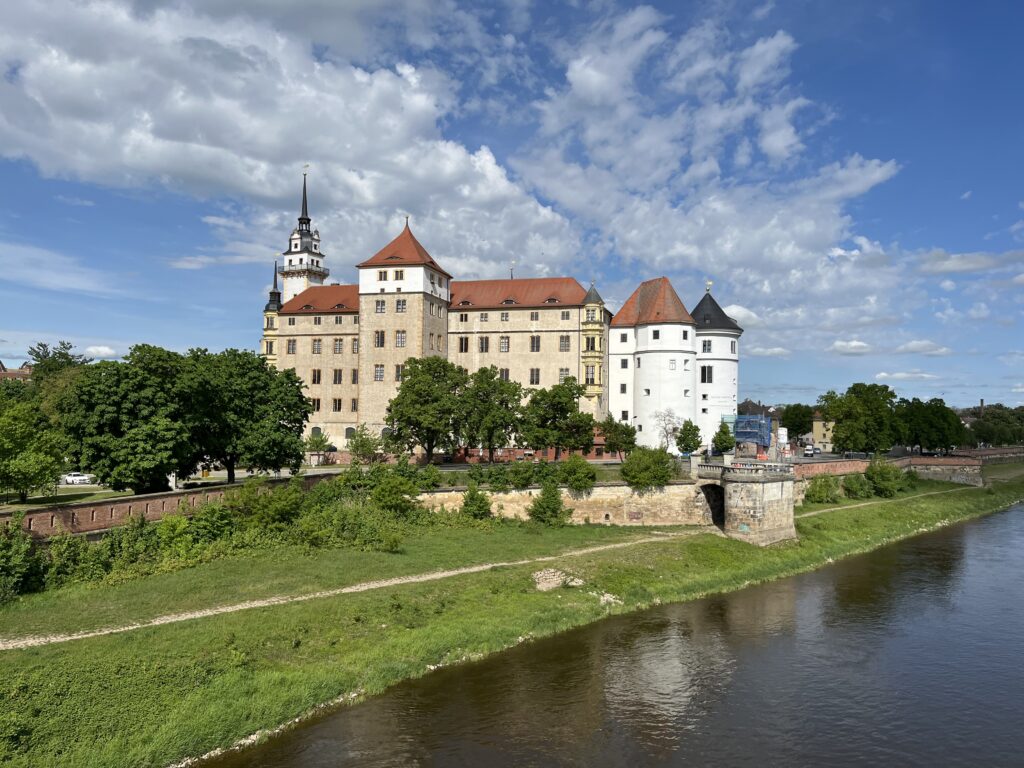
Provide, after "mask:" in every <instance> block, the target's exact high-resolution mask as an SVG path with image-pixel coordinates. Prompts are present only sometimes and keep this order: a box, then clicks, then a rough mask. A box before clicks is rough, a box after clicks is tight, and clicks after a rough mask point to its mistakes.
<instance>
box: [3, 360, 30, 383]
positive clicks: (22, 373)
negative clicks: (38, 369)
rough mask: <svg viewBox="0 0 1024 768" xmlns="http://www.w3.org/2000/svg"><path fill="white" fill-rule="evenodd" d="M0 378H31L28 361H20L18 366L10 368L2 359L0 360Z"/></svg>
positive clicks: (17, 379) (22, 379)
mask: <svg viewBox="0 0 1024 768" xmlns="http://www.w3.org/2000/svg"><path fill="white" fill-rule="evenodd" d="M0 379H7V380H10V381H30V380H31V379H32V366H31V365H29V364H28V363H22V364H21V366H20V367H19V368H15V369H14V370H11V369H9V368H8V367H7V366H5V365H4V364H3V361H0Z"/></svg>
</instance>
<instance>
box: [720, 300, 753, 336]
mask: <svg viewBox="0 0 1024 768" xmlns="http://www.w3.org/2000/svg"><path fill="white" fill-rule="evenodd" d="M722 309H723V310H725V314H727V315H728V316H729V317H731V318H732V319H733V320H735V321H736V322H737V323H739V324H740V327H741V328H744V329H746V330H749V329H750V328H754V327H756V326H758V325H760V324H761V318H760V317H758V315H757V313H756V312H754V311H752V310H750V309H747V308H746V307H744V306H741V305H740V304H729V305H728V306H725V307H722Z"/></svg>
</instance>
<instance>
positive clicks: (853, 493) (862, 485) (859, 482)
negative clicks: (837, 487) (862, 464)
mask: <svg viewBox="0 0 1024 768" xmlns="http://www.w3.org/2000/svg"><path fill="white" fill-rule="evenodd" d="M843 493H844V494H846V497H847V498H850V499H869V498H871V497H872V496H874V495H875V490H874V488H872V487H871V483H870V482H869V481H868V479H867V478H866V477H864V475H847V476H846V477H844V478H843Z"/></svg>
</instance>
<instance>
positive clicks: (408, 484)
mask: <svg viewBox="0 0 1024 768" xmlns="http://www.w3.org/2000/svg"><path fill="white" fill-rule="evenodd" d="M418 493H419V488H417V487H416V485H415V484H414V483H413V482H412V480H409V479H408V478H406V477H402V476H401V475H397V474H389V475H387V476H386V477H385V478H384V479H383V480H381V481H380V482H379V483H378V484H377V486H376V487H375V488H374V489H373V490H372V491H371V492H370V501H371V502H372V503H373V505H374V506H375V507H377V509H380V510H382V511H384V512H387V513H388V514H389V515H391V516H393V517H397V518H402V519H407V518H410V517H412V515H413V513H414V512H416V510H418V509H419V502H418V501H417V500H416V495H417V494H418Z"/></svg>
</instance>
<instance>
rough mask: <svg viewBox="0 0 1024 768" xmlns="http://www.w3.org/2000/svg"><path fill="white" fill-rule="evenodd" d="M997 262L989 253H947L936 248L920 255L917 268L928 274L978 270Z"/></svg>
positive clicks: (989, 267)
mask: <svg viewBox="0 0 1024 768" xmlns="http://www.w3.org/2000/svg"><path fill="white" fill-rule="evenodd" d="M998 264H999V260H998V259H997V258H996V257H995V256H993V255H992V254H991V253H947V252H946V251H944V250H943V249H941V248H936V249H934V250H932V251H929V252H928V253H923V254H921V256H920V265H919V267H918V268H919V269H920V270H921V271H922V272H926V273H928V274H944V273H954V272H980V271H982V270H986V269H991V268H992V267H995V266H997V265H998Z"/></svg>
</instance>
